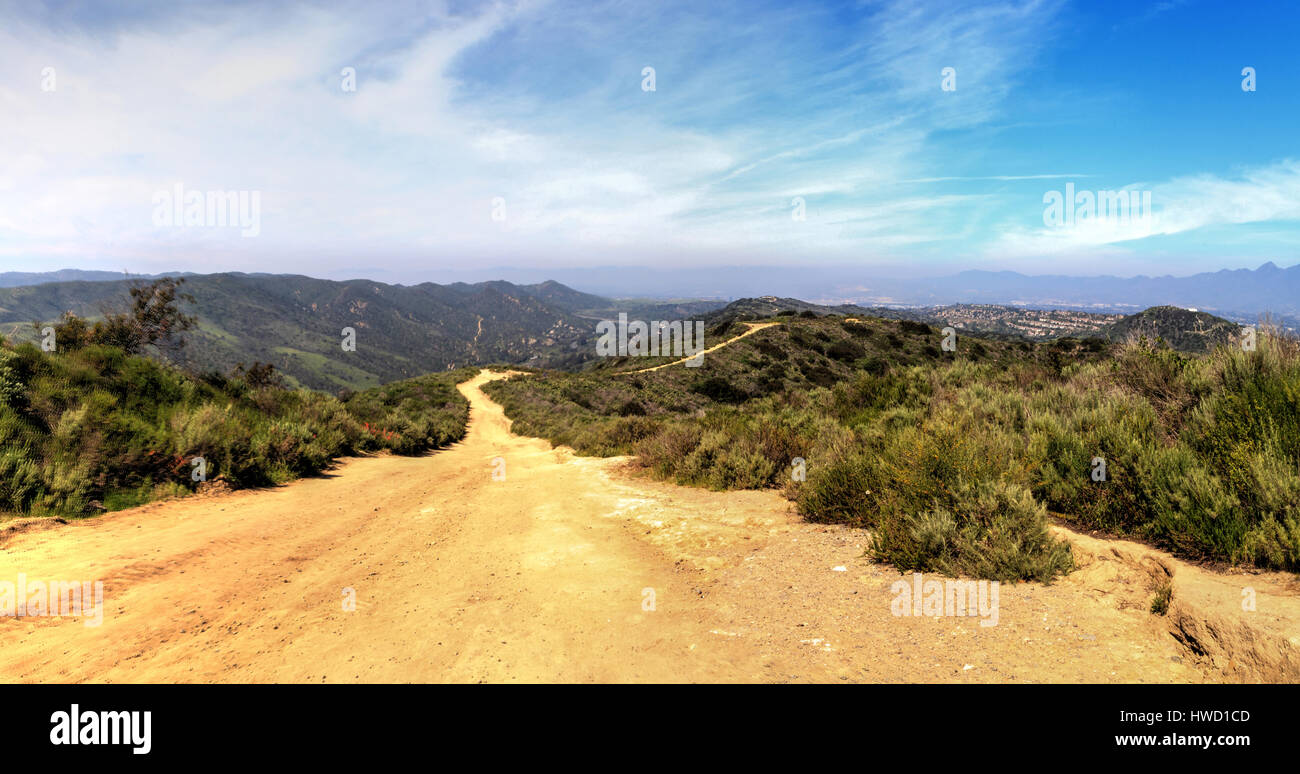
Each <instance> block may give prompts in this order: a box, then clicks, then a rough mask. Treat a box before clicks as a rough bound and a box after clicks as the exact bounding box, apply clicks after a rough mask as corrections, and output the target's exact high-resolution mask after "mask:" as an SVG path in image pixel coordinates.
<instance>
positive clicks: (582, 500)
mask: <svg viewBox="0 0 1300 774" xmlns="http://www.w3.org/2000/svg"><path fill="white" fill-rule="evenodd" d="M490 378H495V376H494V375H490V374H487V373H484V374H481V375H480V376H478V377H476V378H475V379H473V380H471V381H469V382H466V383H465V384H463V385H461V387H460V389H461V391H462V392H463V393H464V394H465V395H466V396H467V397H468V398H469V399H470V401H471V407H472V408H471V419H470V426H469V432H468V434H467V436H466V438H465V440H464V441H462V442H461V443H458V444H457V445H455V446H454V447H452V448H450V449H447V450H445V451H442V452H440V453H437V454H433V455H430V456H427V457H418V458H408V457H395V456H379V457H369V458H355V459H348V460H344V461H342V462H341V463H340V464H339V465H338V466H337V467H336V468H335V469H334V470H333V471H331V472H330V474H329V475H326V476H323V477H319V478H312V479H306V480H302V481H297V482H294V483H292V484H289V485H287V486H282V487H277V488H274V489H271V490H262V491H245V492H236V493H230V494H224V495H219V496H213V497H197V498H187V499H182V500H176V501H171V502H164V503H157V504H154V505H150V506H145V507H142V508H136V509H133V510H130V511H123V512H121V513H117V514H113V515H111V516H106V517H102V518H98V519H93V520H88V521H85V522H78V523H74V524H69V525H67V526H60V527H56V528H50V529H41V530H34V531H28V532H22V533H16V534H11V536H10V537H9V538H8V540H7V541H6V542H5V543H4V544H3V546H0V580H6V579H15V578H16V576H17V574H18V573H25V574H26V576H27V577H28V578H29V579H43V580H78V581H80V580H102V581H103V582H104V586H105V611H104V618H103V623H102V625H101V626H98V627H87V626H84V624H83V622H81V621H80V620H76V619H71V618H62V619H60V618H31V617H27V618H21V619H15V618H3V619H0V643H3V646H2V647H0V680H4V681H33V682H34V681H110V682H125V681H132V682H139V681H148V682H210V681H233V682H261V681H282V682H299V681H304V682H348V681H396V682H401V681H415V682H425V681H428V682H439V681H456V682H473V681H493V682H497V681H777V682H783V681H800V682H803V681H839V680H854V681H924V682H934V681H957V682H1002V681H1033V682H1048V681H1066V682H1070V681H1103V682H1105V681H1117V682H1118V681H1123V682H1141V681H1159V682H1172V681H1180V682H1181V681H1202V680H1214V679H1221V678H1220V677H1219V674H1220V673H1219V672H1218V671H1217V670H1215V671H1213V672H1212V671H1209V669H1208V666H1209V664H1208V661H1200V660H1197V659H1193V658H1191V657H1190V655H1189V651H1187V650H1186V649H1185V648H1183V646H1181V645H1180V644H1179V642H1178V641H1177V640H1176V639H1175V638H1174V637H1172V636H1170V634H1169V627H1168V622H1167V620H1166V619H1162V618H1159V617H1156V616H1152V615H1151V614H1150V613H1149V612H1148V611H1147V607H1148V606H1149V603H1150V599H1151V590H1150V581H1151V578H1150V576H1149V575H1148V574H1147V573H1146V572H1144V571H1143V570H1142V569H1141V568H1140V567H1137V566H1135V565H1134V563H1132V562H1128V561H1123V560H1121V558H1120V557H1117V556H1114V555H1111V554H1109V553H1108V551H1106V550H1104V549H1098V550H1096V551H1095V552H1091V551H1090V550H1084V551H1083V553H1082V555H1081V556H1082V561H1083V563H1084V569H1083V570H1081V571H1080V572H1078V573H1075V574H1074V575H1072V576H1070V577H1069V578H1066V579H1065V580H1063V581H1061V582H1059V583H1057V584H1055V585H1053V586H1041V585H1038V584H1014V585H1011V584H1008V585H1004V586H1003V587H1002V588H1001V591H1000V599H999V615H998V622H997V625H996V626H990V627H987V628H986V627H981V626H980V625H979V623H978V620H979V619H977V618H957V617H946V618H945V617H897V616H895V615H893V613H892V612H891V609H890V603H891V601H892V600H893V599H894V598H895V594H894V593H893V592H892V591H891V585H892V584H893V583H894V582H895V581H897V580H899V577H900V576H899V573H898V572H897V571H895V570H893V569H892V568H889V567H887V566H881V565H876V564H874V563H871V562H870V561H869V560H867V559H865V558H863V550H864V548H865V545H864V540H865V536H864V534H863V533H861V532H859V531H855V530H847V529H838V528H828V527H822V526H815V525H809V524H805V523H802V522H801V521H800V520H799V519H798V518H797V517H796V516H794V515H793V514H791V513H789V512H788V503H786V502H785V501H784V500H783V499H781V498H780V497H779V496H778V495H776V494H774V493H771V492H727V493H718V492H708V491H703V490H697V489H687V488H678V487H674V486H670V485H667V484H663V483H659V482H654V481H649V480H646V479H644V478H641V477H639V476H636V475H634V474H632V473H631V472H630V471H629V470H628V469H627V464H626V460H621V459H613V460H598V459H587V458H575V457H574V456H573V454H572V453H571V452H570V451H569V450H567V449H562V448H561V449H553V448H552V447H551V446H550V444H548V443H547V442H545V441H542V440H538V439H532V438H522V437H518V436H514V435H512V434H511V433H510V431H509V423H508V420H507V419H506V418H505V416H504V414H503V412H502V410H501V408H500V407H499V406H498V405H497V404H495V403H494V402H492V401H491V400H489V399H488V398H487V397H486V396H485V395H484V394H483V393H482V392H481V390H480V386H481V385H482V384H483V383H484V382H485V381H487V380H488V379H490ZM497 457H500V458H502V459H504V461H505V468H504V472H505V478H504V480H494V478H493V473H494V471H500V465H499V464H494V459H495V458H497ZM347 588H351V589H354V590H355V594H356V597H355V599H356V607H355V610H352V611H347V610H344V605H343V604H342V602H343V599H344V596H343V595H344V590H345V589H347ZM651 590H652V591H651ZM651 594H653V609H647V607H650V604H649V603H650V601H651V596H650V595H651ZM1264 606H1265V602H1264V601H1261V607H1264Z"/></svg>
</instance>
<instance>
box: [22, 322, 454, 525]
mask: <svg viewBox="0 0 1300 774" xmlns="http://www.w3.org/2000/svg"><path fill="white" fill-rule="evenodd" d="M471 373H472V371H470V370H459V371H451V372H445V373H439V374H433V375H427V376H422V377H418V378H415V379H410V380H406V381H399V382H395V383H392V384H388V385H385V386H384V387H379V388H372V389H368V390H364V391H361V392H356V393H353V394H350V395H347V396H346V397H345V398H344V399H342V400H340V399H338V398H334V397H330V396H328V395H324V394H321V393H318V392H310V391H307V390H295V389H285V388H283V387H281V386H279V385H278V384H276V380H275V376H274V374H273V373H271V372H268V371H266V370H264V369H258V368H254V369H249V370H248V371H246V372H241V373H239V374H238V375H236V376H233V377H226V376H218V375H215V374H213V375H210V376H208V377H205V378H196V377H193V376H190V375H187V374H185V373H183V372H181V371H179V370H176V369H173V368H171V367H168V366H165V365H161V364H159V363H158V362H155V361H154V360H150V359H147V358H144V357H137V356H131V355H126V354H125V353H123V352H122V351H121V350H120V349H117V348H114V347H110V346H104V345H99V344H92V345H89V346H85V347H83V348H81V349H77V350H75V351H67V352H59V353H46V352H42V351H41V350H40V349H38V348H37V347H36V346H34V345H33V344H30V343H27V344H21V345H18V346H10V345H8V344H2V343H0V448H2V449H3V451H0V513H7V514H10V515H13V514H27V515H37V516H39V515H60V516H80V515H87V514H93V513H96V512H100V511H103V510H115V509H118V508H124V507H130V506H132V505H137V504H139V503H142V502H145V501H147V500H150V499H154V498H157V497H161V496H167V495H173V494H184V493H186V492H188V491H190V490H192V489H194V488H195V487H196V486H197V485H198V484H197V482H195V481H194V480H193V473H194V472H195V470H196V468H195V467H194V464H193V460H194V459H195V458H197V457H201V458H202V459H203V461H204V465H205V467H206V478H207V480H208V481H213V480H220V481H224V482H226V483H227V484H229V485H231V486H235V487H244V486H260V485H265V484H275V483H280V482H283V481H287V480H289V479H292V478H296V477H299V476H304V475H310V474H312V473H316V472H318V471H320V470H322V469H324V468H325V467H326V466H328V465H329V463H330V461H331V460H332V459H333V458H335V457H338V456H340V455H344V454H353V453H357V452H366V451H376V450H379V449H390V450H392V451H394V452H397V453H401V454H416V453H419V452H422V451H425V450H427V449H434V448H438V447H441V446H445V445H447V444H448V443H451V442H453V441H455V440H458V439H460V438H461V437H463V435H464V432H465V424H466V421H467V420H468V413H469V407H468V403H467V402H466V401H465V400H464V398H463V397H462V396H461V395H460V394H459V393H458V392H457V391H456V389H455V384H456V382H457V381H460V380H463V379H465V378H468V377H469V376H470V375H471Z"/></svg>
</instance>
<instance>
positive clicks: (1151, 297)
mask: <svg viewBox="0 0 1300 774" xmlns="http://www.w3.org/2000/svg"><path fill="white" fill-rule="evenodd" d="M461 271H462V274H463V275H464V277H460V278H468V277H472V276H474V275H476V274H486V275H487V276H491V277H509V278H511V279H512V280H514V281H516V282H532V281H538V280H540V279H555V280H558V281H559V282H562V283H565V284H566V285H569V286H572V287H577V288H582V289H583V290H585V291H587V292H589V293H596V294H599V295H603V296H610V297H626V296H638V297H658V298H662V297H674V298H683V297H689V298H713V299H723V300H728V301H729V300H735V299H738V298H756V297H761V296H765V295H770V294H772V293H774V292H779V293H780V294H781V295H783V296H787V297H795V298H802V299H806V300H808V301H812V302H817V303H821V304H829V305H834V304H844V303H849V304H858V305H862V306H868V307H872V306H893V307H903V306H912V307H916V306H941V305H945V304H1004V305H1015V306H1025V307H1031V308H1037V309H1078V310H1083V311H1097V312H1122V313H1124V314H1131V313H1133V312H1136V311H1138V310H1141V309H1146V308H1147V307H1151V306H1179V307H1184V308H1186V307H1193V308H1197V309H1205V310H1207V311H1210V312H1213V313H1214V314H1217V315H1220V316H1223V317H1228V318H1230V319H1233V320H1234V321H1236V322H1246V323H1250V322H1257V321H1258V318H1259V316H1260V315H1262V314H1265V313H1271V314H1273V315H1278V316H1282V317H1286V318H1288V319H1289V320H1290V321H1291V323H1292V324H1295V323H1296V321H1297V320H1298V319H1300V264H1297V265H1295V266H1291V267H1290V268H1286V269H1283V268H1279V267H1278V266H1277V265H1275V264H1274V263H1272V262H1269V263H1265V264H1264V265H1263V266H1260V267H1259V268H1257V269H1235V270H1223V271H1216V272H1204V273H1201V274H1193V275H1190V276H1184V277H1174V276H1163V277H1146V276H1138V277H1114V276H1095V277H1072V276H1065V275H1027V274H1021V273H1018V272H1013V271H977V270H972V271H963V272H960V273H958V274H951V275H946V276H940V277H930V278H898V277H891V276H890V273H889V271H882V270H880V269H877V268H874V267H864V266H845V265H804V266H692V267H689V268H686V269H674V270H665V269H663V268H655V267H646V266H599V267H584V268H580V269H578V268H574V269H554V268H547V269H544V270H543V269H528V268H508V267H507V268H502V267H483V268H475V269H465V270H461ZM892 271H895V272H897V271H898V270H892ZM543 275H544V276H543Z"/></svg>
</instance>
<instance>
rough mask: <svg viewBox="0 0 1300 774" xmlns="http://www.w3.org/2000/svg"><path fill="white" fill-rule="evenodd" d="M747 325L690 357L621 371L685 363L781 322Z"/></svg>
mask: <svg viewBox="0 0 1300 774" xmlns="http://www.w3.org/2000/svg"><path fill="white" fill-rule="evenodd" d="M745 325H748V326H749V330H746V331H745V332H744V333H742V334H740V335H739V336H732V337H731V338H729V339H727V340H726V341H724V342H722V343H720V344H714V345H713V346H711V347H709V348H708V349H705V350H702V351H700V352H696V353H695V354H694V355H691V356H690V357H684V358H682V359H680V360H674V361H673V362H671V363H664V364H663V365H657V366H651V367H650V368H642V369H641V370H639V371H623V372H621V373H628V374H644V373H648V372H650V371H658V370H659V369H660V368H667V367H669V366H675V365H679V364H681V363H685V362H687V361H688V360H694V359H696V358H699V357H704V356H705V355H707V354H709V353H710V352H717V351H718V350H720V349H722V348H723V347H725V346H727V345H728V344H731V343H733V342H736V341H740V340H741V339H743V338H745V337H746V336H752V335H753V334H755V333H758V332H759V331H761V330H763V329H764V328H771V327H772V326H773V325H780V323H774V322H767V323H754V322H747V323H745Z"/></svg>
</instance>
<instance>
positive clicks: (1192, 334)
mask: <svg viewBox="0 0 1300 774" xmlns="http://www.w3.org/2000/svg"><path fill="white" fill-rule="evenodd" d="M1102 335H1103V336H1105V337H1106V338H1108V339H1110V340H1111V341H1128V340H1129V339H1136V338H1141V337H1143V336H1145V337H1146V338H1147V339H1150V340H1151V341H1163V342H1165V343H1167V344H1168V345H1169V346H1170V347H1172V348H1174V349H1176V350H1178V351H1179V352H1195V353H1205V352H1210V351H1211V350H1213V349H1215V348H1216V347H1220V346H1224V345H1228V344H1236V343H1239V342H1240V341H1241V326H1240V325H1238V324H1237V323H1234V322H1230V321H1228V320H1225V319H1223V318H1222V317H1215V316H1214V315H1212V314H1209V313H1206V312H1193V311H1191V310H1190V309H1183V308H1181V307H1177V306H1153V307H1151V308H1150V309H1145V310H1143V311H1141V312H1138V313H1137V314H1132V315H1129V316H1128V317H1125V318H1124V319H1122V320H1118V321H1116V322H1115V323H1114V324H1112V325H1110V326H1108V327H1107V328H1106V329H1105V330H1104V331H1102Z"/></svg>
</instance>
